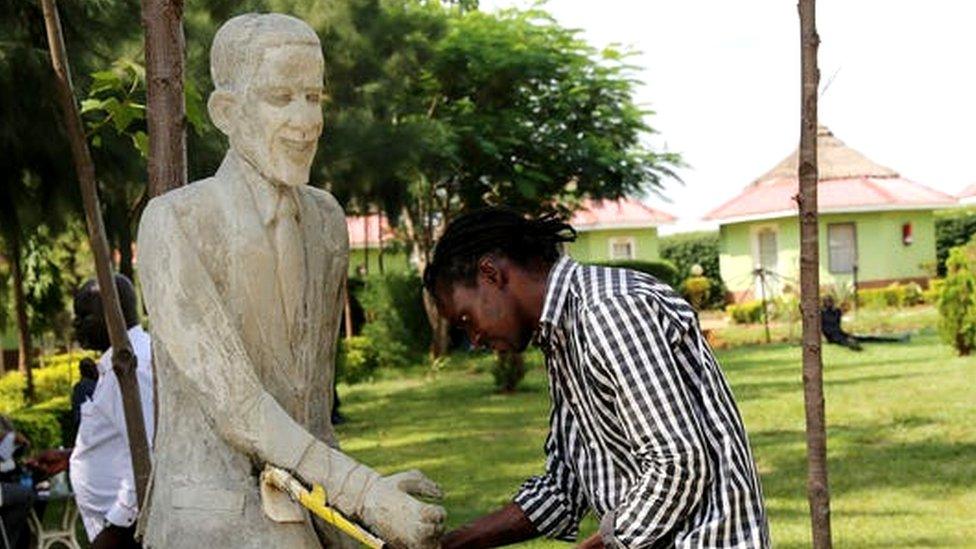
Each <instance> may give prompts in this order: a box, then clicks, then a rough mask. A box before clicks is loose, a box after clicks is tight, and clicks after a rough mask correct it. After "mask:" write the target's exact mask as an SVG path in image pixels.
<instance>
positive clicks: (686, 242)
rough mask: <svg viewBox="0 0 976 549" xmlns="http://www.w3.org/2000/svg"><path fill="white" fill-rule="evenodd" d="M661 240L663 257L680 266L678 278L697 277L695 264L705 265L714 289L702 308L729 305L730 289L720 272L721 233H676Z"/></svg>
mask: <svg viewBox="0 0 976 549" xmlns="http://www.w3.org/2000/svg"><path fill="white" fill-rule="evenodd" d="M659 243H660V248H661V257H662V258H663V259H667V260H668V261H670V262H671V263H673V264H674V266H675V268H677V270H678V280H684V279H686V278H688V277H689V276H693V273H692V272H691V271H692V267H694V266H695V265H700V266H701V267H702V269H703V271H704V272H703V276H705V277H707V278H708V279H709V280H710V281H711V290H710V291H709V294H708V297H707V299H706V300H705V302H704V303H703V305H702V308H704V309H717V308H721V307H723V306H724V305H725V294H726V292H727V290H726V288H725V283H724V282H723V281H722V276H721V273H720V272H719V260H718V257H719V244H720V239H719V234H718V233H717V232H694V233H683V234H674V235H669V236H664V237H661V238H660V239H659ZM685 297H688V296H685Z"/></svg>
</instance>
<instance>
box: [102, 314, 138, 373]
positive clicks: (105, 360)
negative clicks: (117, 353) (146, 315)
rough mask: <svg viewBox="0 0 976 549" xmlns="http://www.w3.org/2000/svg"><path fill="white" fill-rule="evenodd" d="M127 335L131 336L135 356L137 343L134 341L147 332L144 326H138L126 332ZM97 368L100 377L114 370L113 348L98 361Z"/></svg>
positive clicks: (130, 341)
mask: <svg viewBox="0 0 976 549" xmlns="http://www.w3.org/2000/svg"><path fill="white" fill-rule="evenodd" d="M125 333H126V335H128V336H129V345H131V346H132V352H133V354H135V351H136V350H135V346H136V343H135V341H133V340H134V339H135V338H137V337H141V335H142V334H145V333H146V332H145V331H144V330H143V329H142V325H140V324H136V325H135V326H133V327H131V328H129V329H128V330H126V332H125ZM97 366H98V375H99V376H103V375H105V374H106V373H108V372H109V370H111V369H112V348H111V347H109V349H108V350H107V351H105V354H103V355H102V357H101V358H100V359H99V360H98V364H97Z"/></svg>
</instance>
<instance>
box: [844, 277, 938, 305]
mask: <svg viewBox="0 0 976 549" xmlns="http://www.w3.org/2000/svg"><path fill="white" fill-rule="evenodd" d="M926 295H929V296H932V295H934V294H932V293H928V294H927V293H926V292H924V291H922V287H921V286H919V285H918V283H917V282H909V283H907V284H899V283H897V282H892V283H891V284H889V285H888V286H885V287H884V288H866V289H863V290H858V292H857V302H858V305H860V306H862V307H868V308H871V307H874V308H884V307H911V306H914V305H920V304H922V303H925V302H926ZM929 303H931V301H929Z"/></svg>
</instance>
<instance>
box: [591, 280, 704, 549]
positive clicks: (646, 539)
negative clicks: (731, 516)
mask: <svg viewBox="0 0 976 549" xmlns="http://www.w3.org/2000/svg"><path fill="white" fill-rule="evenodd" d="M663 306H664V305H662V304H661V303H660V302H658V301H656V300H655V299H654V297H653V296H615V297H613V298H610V299H607V300H604V301H602V302H600V303H597V304H595V305H593V306H590V307H588V308H587V309H586V310H585V311H584V313H583V318H582V321H583V330H584V337H585V338H586V340H587V343H588V347H589V352H590V354H591V356H590V359H591V360H592V362H593V364H594V367H596V368H600V369H601V370H603V371H604V373H605V374H606V375H607V376H608V377H609V378H610V379H611V380H613V385H614V389H615V393H616V403H617V409H618V413H619V415H620V419H621V423H622V425H621V428H622V429H623V430H624V432H625V434H626V435H627V438H628V439H629V440H630V442H631V445H632V448H634V451H635V452H636V454H637V457H638V459H639V460H640V467H641V470H640V476H639V477H638V478H637V479H636V480H635V482H634V485H633V487H632V488H631V489H630V491H629V492H628V493H626V494H624V496H623V497H622V498H621V501H620V503H619V505H618V506H617V507H616V508H615V509H612V510H611V511H610V512H609V513H607V514H606V515H605V516H604V517H603V518H602V520H601V528H600V531H601V534H602V536H603V539H604V543H605V544H606V545H607V546H609V547H649V546H652V545H653V544H654V542H655V541H656V540H658V539H659V538H661V537H664V536H665V535H667V534H668V533H669V531H671V530H672V528H674V526H675V525H676V524H678V523H679V522H680V521H682V520H683V519H684V518H685V517H686V516H687V515H688V513H690V512H691V511H692V510H693V509H694V508H695V506H696V505H697V503H698V502H699V501H700V500H701V498H702V494H703V493H704V489H705V485H706V483H707V482H708V477H709V470H708V461H707V459H706V452H705V448H704V443H703V441H702V435H701V427H700V425H699V422H698V418H697V417H696V415H695V413H694V408H693V407H692V406H691V404H690V395H689V393H688V388H687V385H686V384H685V381H684V379H685V376H684V375H683V372H682V366H680V365H679V364H678V360H677V357H676V354H675V353H676V352H678V351H676V350H675V347H674V346H673V343H672V342H673V341H675V340H676V339H677V338H676V337H675V336H676V335H677V333H678V332H679V331H680V327H679V326H678V325H677V323H676V322H675V319H676V318H677V317H675V316H674V315H673V314H669V313H668V312H667V311H662V310H661V308H662V307H663Z"/></svg>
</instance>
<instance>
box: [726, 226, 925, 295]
mask: <svg viewBox="0 0 976 549" xmlns="http://www.w3.org/2000/svg"><path fill="white" fill-rule="evenodd" d="M839 223H853V224H854V227H855V235H856V242H857V249H856V253H857V264H858V281H859V283H860V282H871V281H888V280H897V279H907V278H925V277H928V276H931V273H932V270H933V268H934V265H935V221H934V215H933V212H932V211H931V210H924V211H918V210H914V211H889V212H864V213H850V214H825V215H821V216H820V284H821V285H823V286H830V285H836V284H845V285H846V284H849V283H851V282H852V279H853V275H851V274H849V273H834V272H831V269H830V266H829V265H828V263H829V250H828V241H827V227H828V226H829V225H831V224H839ZM906 223H911V225H912V237H913V241H912V243H911V244H909V245H905V244H903V243H902V226H903V225H904V224H906ZM765 227H769V228H771V229H772V230H773V231H775V232H776V234H777V237H776V240H777V248H778V258H777V261H776V264H775V266H774V267H773V268H771V270H772V271H774V272H776V273H777V274H778V275H779V281H776V280H774V281H773V282H772V285H774V286H775V285H776V284H780V285H782V284H790V285H792V286H794V287H796V286H797V285H798V282H799V278H800V261H799V258H800V250H799V248H800V238H799V227H798V224H797V219H796V218H795V217H785V218H779V219H770V220H764V221H753V222H744V223H733V224H728V225H722V226H721V228H720V234H721V246H722V247H721V251H720V255H719V265H720V268H721V271H722V279H723V280H724V281H725V285H726V286H727V287H728V289H729V291H730V292H732V293H733V294H741V293H742V292H746V291H749V290H755V288H756V282H755V280H754V277H753V276H752V274H751V272H752V270H753V269H754V268H755V265H756V262H757V259H756V258H757V254H758V244H757V233H758V232H759V231H760V230H761V229H763V228H765Z"/></svg>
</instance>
